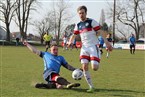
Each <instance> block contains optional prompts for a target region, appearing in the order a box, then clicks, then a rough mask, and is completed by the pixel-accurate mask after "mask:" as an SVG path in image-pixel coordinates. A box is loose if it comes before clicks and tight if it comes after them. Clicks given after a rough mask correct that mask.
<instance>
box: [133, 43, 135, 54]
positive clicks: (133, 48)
mask: <svg viewBox="0 0 145 97" xmlns="http://www.w3.org/2000/svg"><path fill="white" fill-rule="evenodd" d="M134 53H135V45H133V54H134Z"/></svg>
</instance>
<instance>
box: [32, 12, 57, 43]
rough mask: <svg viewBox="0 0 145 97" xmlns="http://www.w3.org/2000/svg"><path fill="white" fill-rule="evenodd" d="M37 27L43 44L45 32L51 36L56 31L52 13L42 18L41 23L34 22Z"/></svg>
mask: <svg viewBox="0 0 145 97" xmlns="http://www.w3.org/2000/svg"><path fill="white" fill-rule="evenodd" d="M32 25H34V26H35V28H36V30H37V31H38V33H39V35H40V37H41V43H43V35H44V33H45V32H48V33H49V34H50V32H51V31H53V30H54V25H55V24H54V20H53V14H52V12H48V13H47V15H46V17H44V18H42V19H41V20H40V21H34V23H33V24H32Z"/></svg>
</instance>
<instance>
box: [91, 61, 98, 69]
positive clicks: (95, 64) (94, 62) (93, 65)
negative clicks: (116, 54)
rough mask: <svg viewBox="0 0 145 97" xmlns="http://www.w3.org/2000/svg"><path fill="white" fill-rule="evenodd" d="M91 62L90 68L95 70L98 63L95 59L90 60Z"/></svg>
mask: <svg viewBox="0 0 145 97" xmlns="http://www.w3.org/2000/svg"><path fill="white" fill-rule="evenodd" d="M91 63H92V69H93V70H94V71H97V70H98V69H99V63H98V62H97V61H91Z"/></svg>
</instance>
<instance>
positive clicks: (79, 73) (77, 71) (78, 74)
mask: <svg viewBox="0 0 145 97" xmlns="http://www.w3.org/2000/svg"><path fill="white" fill-rule="evenodd" d="M82 77H83V71H82V70H80V69H75V70H74V71H73V72H72V78H73V79H75V80H81V78H82Z"/></svg>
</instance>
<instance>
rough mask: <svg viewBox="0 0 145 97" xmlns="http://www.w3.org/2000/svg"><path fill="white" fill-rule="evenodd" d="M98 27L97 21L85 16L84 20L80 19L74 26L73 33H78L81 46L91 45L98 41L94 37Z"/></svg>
mask: <svg viewBox="0 0 145 97" xmlns="http://www.w3.org/2000/svg"><path fill="white" fill-rule="evenodd" d="M99 29H100V26H99V23H98V22H97V21H95V20H93V19H90V18H87V20H86V21H83V22H82V21H80V22H79V23H78V24H77V25H76V26H75V28H74V34H76V35H77V34H80V37H81V41H82V45H83V46H87V47H88V46H92V45H96V44H98V43H99V41H98V38H97V37H96V31H98V30H99Z"/></svg>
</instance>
